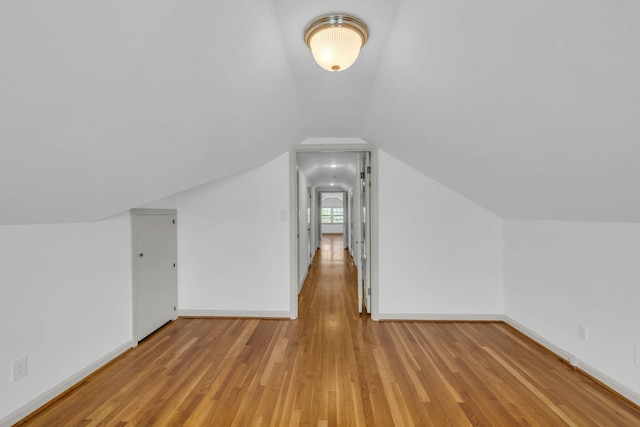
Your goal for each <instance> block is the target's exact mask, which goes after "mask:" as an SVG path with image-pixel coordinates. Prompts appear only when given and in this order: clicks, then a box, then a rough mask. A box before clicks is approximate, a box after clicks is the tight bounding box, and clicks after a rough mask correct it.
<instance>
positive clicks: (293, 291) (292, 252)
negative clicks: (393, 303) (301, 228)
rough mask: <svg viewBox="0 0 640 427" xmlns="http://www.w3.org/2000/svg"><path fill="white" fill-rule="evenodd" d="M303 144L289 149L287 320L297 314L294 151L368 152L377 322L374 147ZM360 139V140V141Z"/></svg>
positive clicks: (373, 299) (314, 141) (374, 316)
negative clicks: (288, 289)
mask: <svg viewBox="0 0 640 427" xmlns="http://www.w3.org/2000/svg"><path fill="white" fill-rule="evenodd" d="M305 141H306V142H305V143H304V145H296V146H295V147H293V148H292V149H291V150H289V257H290V261H289V264H290V265H289V271H290V273H289V274H290V278H289V282H290V284H289V286H290V295H291V302H290V306H291V314H290V315H291V319H295V318H297V317H298V286H299V285H298V238H297V235H298V228H297V227H298V222H297V221H298V220H297V218H298V215H297V207H298V191H297V176H296V166H297V158H296V154H297V153H300V152H314V151H318V152H332V151H335V152H345V151H346V152H357V153H361V152H370V153H371V186H372V191H371V205H370V209H371V217H370V218H371V231H370V232H371V242H370V248H371V253H370V256H371V261H370V265H371V306H372V307H371V319H372V320H374V321H377V320H379V319H380V315H379V307H380V304H379V301H378V297H379V295H380V293H379V292H378V286H379V285H378V279H379V278H378V275H379V271H378V262H379V256H378V240H379V239H378V183H379V178H378V174H379V170H378V149H377V148H376V147H375V146H373V145H370V144H368V143H366V142H365V143H362V144H360V143H357V144H351V143H347V144H332V143H328V144H318V143H317V142H320V141H324V139H322V140H318V139H308V140H305ZM360 141H362V140H360ZM316 190H317V191H321V192H324V190H323V189H320V188H318V189H316Z"/></svg>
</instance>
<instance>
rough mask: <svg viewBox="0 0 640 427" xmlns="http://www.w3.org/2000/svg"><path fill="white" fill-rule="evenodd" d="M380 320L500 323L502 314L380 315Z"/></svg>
mask: <svg viewBox="0 0 640 427" xmlns="http://www.w3.org/2000/svg"><path fill="white" fill-rule="evenodd" d="M379 318H380V320H399V321H402V320H430V321H444V322H502V320H503V316H502V314H440V313H380V314H379Z"/></svg>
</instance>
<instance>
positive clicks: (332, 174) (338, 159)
mask: <svg viewBox="0 0 640 427" xmlns="http://www.w3.org/2000/svg"><path fill="white" fill-rule="evenodd" d="M296 156H297V161H296V163H297V166H298V168H299V169H300V171H302V173H303V174H304V176H305V177H306V178H307V180H308V184H309V185H312V186H314V187H316V188H319V189H323V190H344V191H348V190H350V189H351V188H352V187H353V185H354V184H355V182H356V178H357V172H356V169H357V164H358V154H357V153H352V152H300V153H297V154H296Z"/></svg>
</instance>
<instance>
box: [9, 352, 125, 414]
mask: <svg viewBox="0 0 640 427" xmlns="http://www.w3.org/2000/svg"><path fill="white" fill-rule="evenodd" d="M130 348H131V342H129V341H127V342H125V343H124V344H122V345H120V346H118V347H117V348H116V349H115V350H113V351H111V352H109V353H107V354H106V355H104V356H102V357H101V358H100V359H98V360H96V361H95V362H93V363H92V364H90V365H89V366H87V367H86V368H84V369H81V370H80V371H78V372H77V373H75V374H74V375H72V376H70V377H69V378H67V379H66V380H64V381H62V382H61V383H59V384H58V385H56V386H54V387H52V388H50V389H49V390H47V391H45V392H44V393H42V394H41V395H39V396H38V397H36V398H35V399H32V400H31V401H30V402H28V403H27V404H25V405H23V406H21V407H20V408H18V409H16V410H15V411H13V412H12V413H10V414H9V415H7V416H6V417H4V418H2V419H0V426H10V425H12V424H15V423H17V422H18V421H20V420H21V419H23V418H24V417H26V416H27V415H29V414H31V413H32V412H34V411H35V410H37V409H39V408H40V407H42V406H43V405H44V404H46V403H48V402H50V401H51V400H53V399H54V398H56V397H57V396H59V395H60V394H62V393H64V392H65V391H67V390H68V389H70V388H71V387H73V386H74V385H76V384H78V383H79V382H80V381H82V380H83V379H85V378H86V377H88V376H89V375H91V374H93V373H94V372H95V371H97V370H98V369H100V368H102V367H103V366H104V365H106V364H107V363H109V362H111V361H112V360H113V359H115V358H116V357H118V356H120V355H121V354H122V353H124V352H125V351H127V350H129V349H130Z"/></svg>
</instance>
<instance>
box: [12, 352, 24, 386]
mask: <svg viewBox="0 0 640 427" xmlns="http://www.w3.org/2000/svg"><path fill="white" fill-rule="evenodd" d="M26 376H27V356H22V357H21V358H20V359H16V360H14V361H13V362H12V363H11V381H12V382H14V381H18V380H19V379H20V378H24V377H26Z"/></svg>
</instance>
